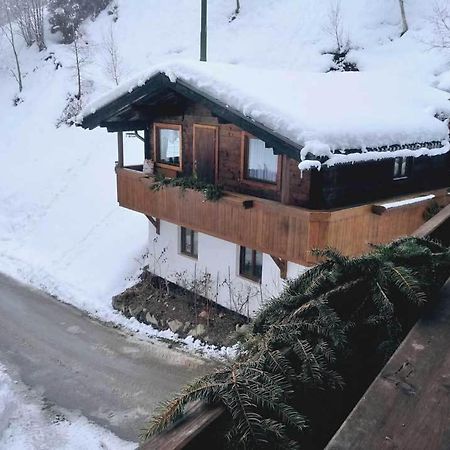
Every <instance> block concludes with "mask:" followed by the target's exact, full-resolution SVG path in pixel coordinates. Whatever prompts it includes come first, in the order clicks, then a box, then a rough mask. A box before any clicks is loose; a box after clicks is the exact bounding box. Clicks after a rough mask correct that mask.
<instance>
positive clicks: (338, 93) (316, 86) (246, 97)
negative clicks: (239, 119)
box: [79, 61, 450, 156]
mask: <svg viewBox="0 0 450 450" xmlns="http://www.w3.org/2000/svg"><path fill="white" fill-rule="evenodd" d="M157 73H163V74H165V75H166V76H167V77H168V78H169V79H170V81H171V82H172V83H175V82H176V81H178V80H181V81H183V82H185V83H187V84H189V85H190V86H192V87H194V88H196V89H198V90H200V91H201V92H204V93H206V94H208V95H209V96H212V97H214V98H215V99H217V100H218V101H220V102H221V103H224V104H226V105H227V106H229V107H230V108H232V109H234V110H236V111H239V112H240V113H242V114H244V115H245V116H247V117H248V118H249V119H251V120H253V121H255V122H258V123H260V124H262V125H264V126H266V127H268V128H270V129H272V130H273V131H275V132H277V133H279V134H281V135H283V136H285V137H287V138H288V139H290V140H292V141H293V142H294V143H296V144H298V145H299V146H305V145H307V144H309V143H313V144H314V145H310V146H309V147H311V148H310V149H307V150H305V149H303V151H302V154H305V152H308V151H309V152H311V151H314V152H315V153H314V154H315V155H316V156H323V155H324V154H325V155H331V154H332V153H333V152H334V151H335V150H339V149H354V148H365V147H380V146H385V145H398V144H399V145H403V144H411V143H416V142H430V141H441V140H444V139H447V137H448V129H447V126H446V124H445V123H443V122H442V121H440V120H438V119H436V118H435V115H438V114H443V113H444V114H447V115H449V114H450V102H449V101H448V99H449V97H450V96H449V94H448V93H446V92H444V91H440V90H438V89H435V88H432V87H429V86H427V85H425V84H423V83H420V82H419V81H417V80H413V79H405V78H404V77H399V76H396V75H392V74H388V73H386V72H383V71H374V72H344V73H343V72H329V73H306V72H294V71H284V70H283V71H281V70H267V69H266V70H264V69H255V68H249V67H245V66H242V65H230V64H217V63H201V62H194V61H184V62H181V61H177V62H167V63H163V64H159V65H156V66H154V67H152V68H150V69H149V70H148V71H146V72H144V73H141V74H140V75H138V76H137V77H135V78H132V79H131V80H129V81H128V82H125V83H124V84H123V85H121V86H119V87H118V88H116V89H115V90H113V91H112V92H111V93H109V94H107V95H105V96H103V97H101V98H100V99H98V100H97V101H95V102H93V103H91V104H90V105H89V106H87V107H86V109H85V111H84V112H83V113H82V114H81V115H80V117H79V121H81V120H82V119H83V118H84V117H86V116H87V115H89V114H91V113H94V112H95V111H97V110H99V109H100V108H102V107H103V106H105V105H106V104H108V103H110V102H111V101H113V100H115V99H117V98H119V97H121V96H122V95H124V94H126V93H129V92H132V91H133V90H134V89H136V88H137V87H139V86H143V85H144V84H145V83H146V82H148V81H149V80H150V79H151V78H152V77H153V76H154V75H155V74H157ZM319 143H320V145H318V144H319Z"/></svg>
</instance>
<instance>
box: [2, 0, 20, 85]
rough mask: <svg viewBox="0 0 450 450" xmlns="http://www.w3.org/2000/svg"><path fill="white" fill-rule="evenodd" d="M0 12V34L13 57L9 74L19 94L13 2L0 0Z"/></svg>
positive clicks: (18, 61) (18, 63)
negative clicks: (1, 19)
mask: <svg viewBox="0 0 450 450" xmlns="http://www.w3.org/2000/svg"><path fill="white" fill-rule="evenodd" d="M0 10H1V16H2V17H3V21H2V22H1V23H0V32H1V34H2V35H3V36H4V37H5V38H6V40H7V41H8V43H9V46H10V47H11V50H12V53H13V55H14V68H10V69H9V70H10V73H11V75H12V76H13V77H14V79H15V80H16V81H17V85H18V87H19V92H22V89H23V77H22V68H21V66H20V60H19V51H18V48H17V44H16V30H15V28H14V24H13V2H12V1H11V0H0Z"/></svg>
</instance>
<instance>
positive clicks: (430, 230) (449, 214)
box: [413, 205, 450, 244]
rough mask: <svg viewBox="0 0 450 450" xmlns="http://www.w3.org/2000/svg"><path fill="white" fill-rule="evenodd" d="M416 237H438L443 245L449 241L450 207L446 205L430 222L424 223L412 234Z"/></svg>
mask: <svg viewBox="0 0 450 450" xmlns="http://www.w3.org/2000/svg"><path fill="white" fill-rule="evenodd" d="M413 236H416V237H436V238H437V237H440V236H442V239H440V240H443V241H444V243H446V244H450V242H446V240H450V205H447V206H446V207H445V208H443V209H442V210H441V211H439V212H438V213H437V214H436V215H435V216H433V217H432V218H431V219H430V220H428V221H427V222H425V223H424V224H423V225H422V226H421V227H419V229H418V230H416V231H415V232H414V233H413Z"/></svg>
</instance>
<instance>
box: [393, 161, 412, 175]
mask: <svg viewBox="0 0 450 450" xmlns="http://www.w3.org/2000/svg"><path fill="white" fill-rule="evenodd" d="M410 165H411V164H410V159H409V158H407V157H400V158H395V159H394V180H403V179H405V178H408V176H409V168H410Z"/></svg>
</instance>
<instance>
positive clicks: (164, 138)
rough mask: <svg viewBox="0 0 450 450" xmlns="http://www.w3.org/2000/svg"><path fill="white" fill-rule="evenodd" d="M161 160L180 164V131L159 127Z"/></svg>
mask: <svg viewBox="0 0 450 450" xmlns="http://www.w3.org/2000/svg"><path fill="white" fill-rule="evenodd" d="M159 161H160V162H163V163H166V164H174V165H177V166H178V165H179V164H180V132H179V131H178V130H170V129H167V128H161V129H159Z"/></svg>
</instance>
